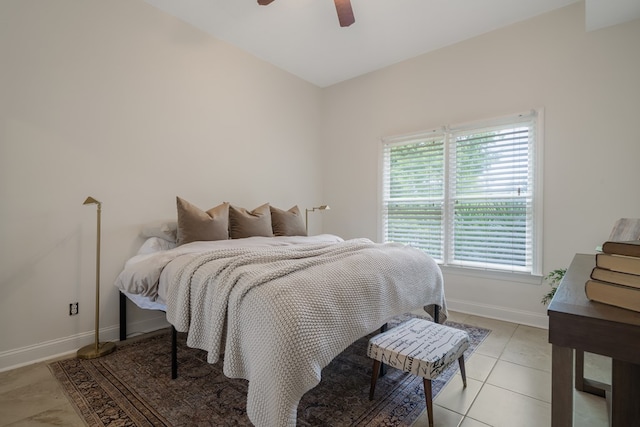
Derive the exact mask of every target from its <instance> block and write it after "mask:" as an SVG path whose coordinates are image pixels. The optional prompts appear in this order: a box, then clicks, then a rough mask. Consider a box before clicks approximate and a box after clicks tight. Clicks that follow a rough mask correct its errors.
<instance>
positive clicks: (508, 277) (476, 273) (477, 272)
mask: <svg viewBox="0 0 640 427" xmlns="http://www.w3.org/2000/svg"><path fill="white" fill-rule="evenodd" d="M440 270H442V273H444V274H453V275H458V276H469V277H477V278H482V279H490V280H500V281H504V282H517V283H524V284H527V285H540V284H542V276H538V275H533V274H529V273H518V272H511V271H498V270H483V269H480V268H469V267H453V266H443V265H440Z"/></svg>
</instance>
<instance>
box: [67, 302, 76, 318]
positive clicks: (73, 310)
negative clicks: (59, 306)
mask: <svg viewBox="0 0 640 427" xmlns="http://www.w3.org/2000/svg"><path fill="white" fill-rule="evenodd" d="M76 314H78V303H77V302H72V303H70V304H69V316H75V315H76Z"/></svg>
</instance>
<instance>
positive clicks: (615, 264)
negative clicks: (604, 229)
mask: <svg viewBox="0 0 640 427" xmlns="http://www.w3.org/2000/svg"><path fill="white" fill-rule="evenodd" d="M596 266H597V267H600V268H605V269H607V270H613V271H619V272H621V273H629V274H638V275H640V258H638V257H630V256H624V255H612V254H596Z"/></svg>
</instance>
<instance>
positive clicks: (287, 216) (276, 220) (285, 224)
mask: <svg viewBox="0 0 640 427" xmlns="http://www.w3.org/2000/svg"><path fill="white" fill-rule="evenodd" d="M270 208H271V227H272V228H273V234H274V235H275V236H306V235H307V230H306V229H305V225H304V220H303V219H302V215H301V214H300V209H298V206H294V207H292V208H291V209H289V210H288V211H283V210H282V209H278V208H274V207H273V206H271V207H270Z"/></svg>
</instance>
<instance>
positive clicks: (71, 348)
mask: <svg viewBox="0 0 640 427" xmlns="http://www.w3.org/2000/svg"><path fill="white" fill-rule="evenodd" d="M168 326H170V325H169V323H168V322H167V321H166V319H165V318H164V317H158V318H155V319H149V320H143V321H139V322H135V323H129V324H127V331H130V332H129V333H128V334H127V337H132V336H135V335H139V334H143V333H146V332H152V331H156V330H158V329H162V328H166V327H168ZM119 339H120V327H119V326H118V325H115V326H109V327H106V328H101V329H100V341H118V340H119ZM93 342H95V331H91V332H83V333H80V334H76V335H72V336H68V337H64V338H59V339H55V340H51V341H45V342H42V343H39V344H34V345H30V346H26V347H22V348H16V349H13V350H8V351H4V352H2V353H0V372H3V371H8V370H11V369H15V368H19V367H21V366H26V365H31V364H33V363H37V362H42V361H45V360H50V359H55V358H58V357H64V356H69V355H72V354H75V352H76V351H78V349H79V348H81V347H84V346H85V345H89V344H91V343H93Z"/></svg>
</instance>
